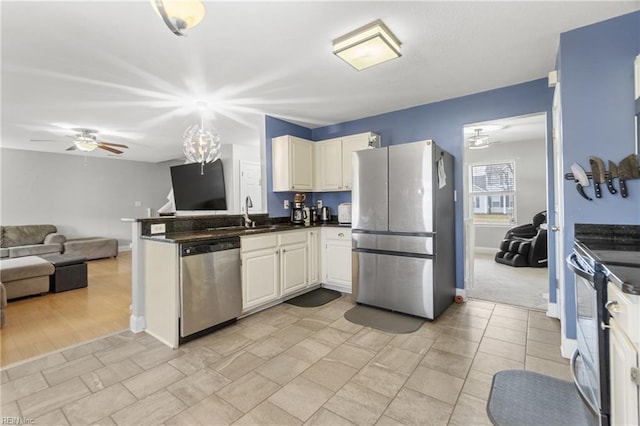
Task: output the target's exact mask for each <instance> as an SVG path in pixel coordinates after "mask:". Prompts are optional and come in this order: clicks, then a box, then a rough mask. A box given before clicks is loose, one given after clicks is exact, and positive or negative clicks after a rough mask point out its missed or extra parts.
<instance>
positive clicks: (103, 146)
mask: <svg viewBox="0 0 640 426" xmlns="http://www.w3.org/2000/svg"><path fill="white" fill-rule="evenodd" d="M98 148H100V149H104V150H106V151H109V152H113V153H114V154H122V151H119V150H117V149H115V148H111V147H108V146H105V145H103V144H98Z"/></svg>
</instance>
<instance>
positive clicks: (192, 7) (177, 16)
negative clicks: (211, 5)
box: [151, 0, 205, 36]
mask: <svg viewBox="0 0 640 426" xmlns="http://www.w3.org/2000/svg"><path fill="white" fill-rule="evenodd" d="M151 5H152V6H153V9H154V10H155V11H156V13H157V14H158V15H160V16H161V17H162V20H163V21H164V23H165V24H167V27H169V29H170V30H171V32H173V33H174V34H175V35H177V36H183V35H184V33H183V32H182V31H183V30H185V29H187V28H192V27H195V26H196V25H198V24H199V23H200V21H202V18H204V14H205V9H204V4H202V2H201V1H200V0H151Z"/></svg>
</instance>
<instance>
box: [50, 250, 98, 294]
mask: <svg viewBox="0 0 640 426" xmlns="http://www.w3.org/2000/svg"><path fill="white" fill-rule="evenodd" d="M40 257H41V258H42V259H44V260H46V261H48V262H49V263H51V264H52V265H53V266H54V268H55V272H54V273H53V274H52V275H50V276H49V292H51V293H59V292H61V291H67V290H74V289H76V288H82V287H86V286H87V264H86V260H87V259H86V258H84V257H82V256H73V255H68V254H47V255H42V256H40Z"/></svg>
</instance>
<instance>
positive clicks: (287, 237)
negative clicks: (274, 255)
mask: <svg viewBox="0 0 640 426" xmlns="http://www.w3.org/2000/svg"><path fill="white" fill-rule="evenodd" d="M278 238H279V239H280V245H284V244H297V243H306V242H307V231H306V230H304V231H287V232H280V233H278Z"/></svg>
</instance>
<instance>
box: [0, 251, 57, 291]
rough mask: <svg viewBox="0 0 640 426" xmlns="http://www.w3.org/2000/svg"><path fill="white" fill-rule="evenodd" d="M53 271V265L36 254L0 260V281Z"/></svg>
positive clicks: (6, 281)
mask: <svg viewBox="0 0 640 426" xmlns="http://www.w3.org/2000/svg"><path fill="white" fill-rule="evenodd" d="M54 271H55V268H54V267H53V265H52V264H51V263H49V262H47V261H46V260H44V259H40V258H39V257H38V256H25V257H18V258H15V259H4V260H1V261H0V281H2V282H3V283H5V284H6V283H8V282H11V281H16V280H22V279H26V278H33V277H40V276H43V275H51V274H53V273H54Z"/></svg>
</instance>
